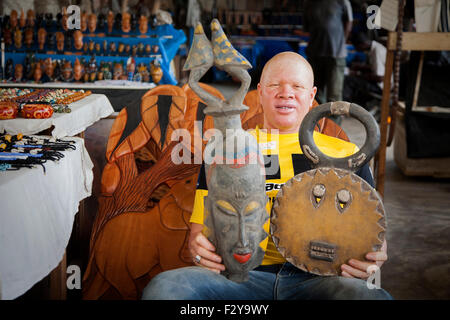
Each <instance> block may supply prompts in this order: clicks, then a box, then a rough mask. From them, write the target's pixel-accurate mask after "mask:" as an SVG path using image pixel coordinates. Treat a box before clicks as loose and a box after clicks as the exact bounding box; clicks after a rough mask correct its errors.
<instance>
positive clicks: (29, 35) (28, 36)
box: [24, 28, 34, 48]
mask: <svg viewBox="0 0 450 320" xmlns="http://www.w3.org/2000/svg"><path fill="white" fill-rule="evenodd" d="M33 36H34V33H33V29H32V28H27V29H26V30H25V41H24V42H25V45H26V46H27V48H30V47H31V46H32V45H33Z"/></svg>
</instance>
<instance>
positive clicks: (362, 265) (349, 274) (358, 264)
mask: <svg viewBox="0 0 450 320" xmlns="http://www.w3.org/2000/svg"><path fill="white" fill-rule="evenodd" d="M387 258H388V256H387V243H386V239H384V242H383V245H382V246H381V250H380V251H376V252H369V253H368V254H366V259H367V260H369V261H372V262H367V261H359V260H356V259H350V260H349V262H348V264H343V265H341V270H342V273H341V275H342V276H343V277H346V278H360V279H367V278H368V277H369V276H370V274H369V273H368V272H367V269H368V268H369V266H371V265H377V266H378V267H379V268H381V266H382V265H383V263H384V262H385V261H386V260H387Z"/></svg>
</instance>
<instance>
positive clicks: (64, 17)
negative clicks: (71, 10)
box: [61, 7, 69, 31]
mask: <svg viewBox="0 0 450 320" xmlns="http://www.w3.org/2000/svg"><path fill="white" fill-rule="evenodd" d="M67 19H68V18H67V12H66V8H65V7H63V15H62V17H61V27H62V28H63V30H64V31H67V30H69V26H68V24H67Z"/></svg>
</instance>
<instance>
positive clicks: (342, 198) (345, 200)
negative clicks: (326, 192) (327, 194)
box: [336, 189, 352, 213]
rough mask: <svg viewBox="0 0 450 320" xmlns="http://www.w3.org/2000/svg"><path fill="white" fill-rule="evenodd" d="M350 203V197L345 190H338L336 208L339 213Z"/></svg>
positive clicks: (348, 192)
mask: <svg viewBox="0 0 450 320" xmlns="http://www.w3.org/2000/svg"><path fill="white" fill-rule="evenodd" d="M351 202H352V195H351V193H350V191H348V190H346V189H342V190H339V191H338V192H337V193H336V208H337V209H338V211H339V212H340V213H343V212H344V211H345V210H347V208H348V207H349V205H350V203H351Z"/></svg>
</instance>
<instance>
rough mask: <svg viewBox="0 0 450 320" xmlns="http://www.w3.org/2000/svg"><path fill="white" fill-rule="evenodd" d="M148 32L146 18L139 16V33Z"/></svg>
mask: <svg viewBox="0 0 450 320" xmlns="http://www.w3.org/2000/svg"><path fill="white" fill-rule="evenodd" d="M147 31H148V19H147V17H146V16H140V18H139V32H140V33H141V34H146V33H147Z"/></svg>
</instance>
